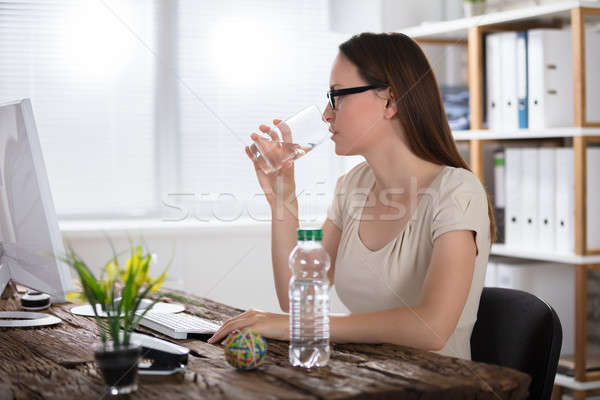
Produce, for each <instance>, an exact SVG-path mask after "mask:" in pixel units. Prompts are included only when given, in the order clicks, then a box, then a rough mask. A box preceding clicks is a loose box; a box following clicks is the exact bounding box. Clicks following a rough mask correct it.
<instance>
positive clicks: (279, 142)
mask: <svg viewBox="0 0 600 400" xmlns="http://www.w3.org/2000/svg"><path fill="white" fill-rule="evenodd" d="M328 135H329V129H328V125H327V124H326V123H325V122H324V121H323V118H322V114H321V112H320V111H319V109H318V108H317V106H315V105H312V106H309V107H306V108H305V109H303V110H301V111H299V112H297V113H296V114H294V115H293V116H291V117H290V118H288V119H286V120H285V121H281V122H280V123H278V124H276V125H275V127H274V128H271V129H270V130H269V132H268V134H258V137H257V138H256V139H254V140H253V143H252V144H251V145H250V146H249V148H250V153H251V154H252V156H253V157H254V159H255V160H256V161H257V164H258V166H259V167H260V169H261V170H262V171H263V172H264V173H265V174H272V173H274V172H277V171H279V170H280V169H281V168H282V167H283V166H284V165H285V164H286V163H288V162H293V161H294V160H297V159H298V158H300V157H302V156H304V155H305V154H306V153H308V152H309V151H311V150H312V149H314V148H315V146H317V145H319V144H320V143H322V142H323V141H324V140H325V139H326V138H327V137H328Z"/></svg>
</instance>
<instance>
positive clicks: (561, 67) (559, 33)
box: [527, 29, 573, 129]
mask: <svg viewBox="0 0 600 400" xmlns="http://www.w3.org/2000/svg"><path fill="white" fill-rule="evenodd" d="M571 48H572V44H571V33H570V30H568V29H532V30H529V31H528V41H527V59H528V73H527V75H528V78H529V93H528V98H529V107H528V108H529V128H530V129H544V128H555V127H565V126H572V125H573V60H572V57H573V56H572V53H571V51H566V50H565V49H571Z"/></svg>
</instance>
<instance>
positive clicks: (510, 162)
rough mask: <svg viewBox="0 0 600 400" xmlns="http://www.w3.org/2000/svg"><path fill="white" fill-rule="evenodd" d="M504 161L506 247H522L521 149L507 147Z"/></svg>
mask: <svg viewBox="0 0 600 400" xmlns="http://www.w3.org/2000/svg"><path fill="white" fill-rule="evenodd" d="M504 154H505V162H506V167H505V168H506V169H505V171H506V177H505V179H506V180H505V187H506V210H505V222H504V229H505V238H504V241H505V243H506V246H507V247H512V248H519V247H522V225H523V221H522V218H523V214H522V204H521V176H522V175H523V169H522V165H521V149H517V148H507V149H506V150H505V152H504Z"/></svg>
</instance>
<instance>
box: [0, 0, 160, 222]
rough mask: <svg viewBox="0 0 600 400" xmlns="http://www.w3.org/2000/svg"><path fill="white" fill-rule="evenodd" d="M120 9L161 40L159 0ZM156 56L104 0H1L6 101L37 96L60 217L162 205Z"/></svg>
mask: <svg viewBox="0 0 600 400" xmlns="http://www.w3.org/2000/svg"><path fill="white" fill-rule="evenodd" d="M114 11H115V13H118V14H119V15H122V16H123V18H124V19H127V20H129V21H131V24H132V26H133V27H134V29H135V30H136V31H137V32H139V34H140V35H142V36H144V37H145V39H146V40H148V41H149V42H150V43H152V39H153V36H152V32H153V29H154V28H153V6H152V3H151V2H147V1H130V0H128V1H126V2H118V7H116V8H115V9H114ZM153 80H154V62H153V57H152V55H151V54H148V52H147V51H146V50H145V49H143V48H141V47H140V46H139V43H138V42H137V41H136V39H135V38H134V37H132V36H131V35H130V34H129V33H128V32H127V31H126V29H125V28H124V27H123V26H122V25H121V24H120V23H119V21H118V20H116V19H115V18H114V16H113V15H112V14H111V12H110V11H109V10H108V9H107V8H106V7H104V6H103V5H102V3H101V2H98V1H78V0H73V1H67V0H62V1H61V0H53V1H48V0H45V1H43V0H36V1H27V2H23V1H0V102H7V101H13V100H16V99H20V98H25V97H29V98H31V100H32V105H33V108H34V113H35V117H36V123H37V127H38V132H39V136H40V141H41V144H42V150H43V155H44V159H45V163H46V169H47V172H48V176H49V180H50V187H51V189H52V194H53V198H54V203H55V206H56V208H57V212H58V213H59V215H61V216H76V215H86V216H87V215H136V214H143V213H146V212H148V210H150V209H151V208H152V207H155V203H156V200H155V197H156V196H155V195H154V190H155V188H154V186H155V183H156V182H155V172H154V171H153V168H152V166H153V157H154V140H153V135H154V133H153V119H152V114H153V106H154V104H153V92H154V82H153Z"/></svg>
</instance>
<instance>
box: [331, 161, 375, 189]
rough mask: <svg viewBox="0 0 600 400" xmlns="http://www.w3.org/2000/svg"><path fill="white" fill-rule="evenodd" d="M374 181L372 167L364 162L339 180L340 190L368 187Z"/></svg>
mask: <svg viewBox="0 0 600 400" xmlns="http://www.w3.org/2000/svg"><path fill="white" fill-rule="evenodd" d="M372 179H373V176H372V172H371V167H370V166H369V164H368V163H367V162H366V161H363V162H361V163H359V164H357V165H355V166H354V167H352V168H351V169H350V170H349V171H348V172H346V173H345V174H344V175H342V176H340V177H339V178H338V186H339V188H340V189H345V190H348V189H353V188H360V187H367V186H368V185H369V183H370V181H371V180H372ZM371 183H372V182H371Z"/></svg>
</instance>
